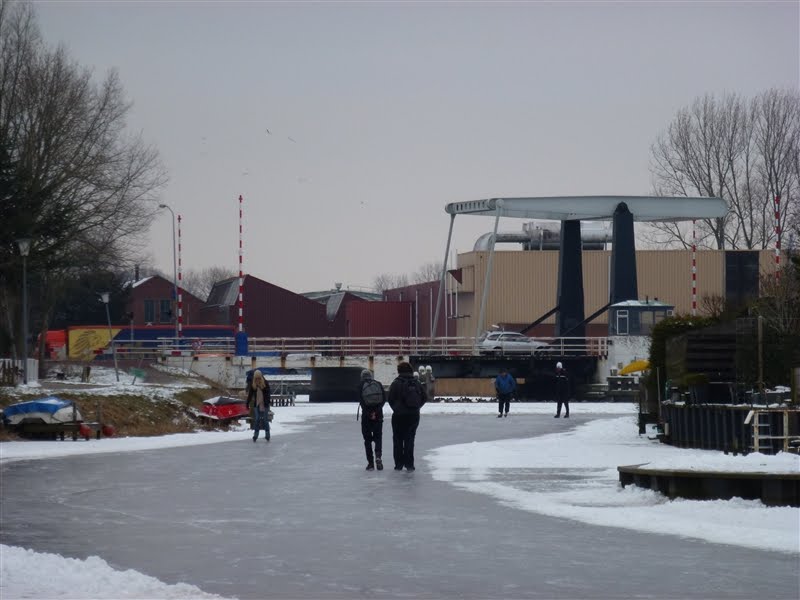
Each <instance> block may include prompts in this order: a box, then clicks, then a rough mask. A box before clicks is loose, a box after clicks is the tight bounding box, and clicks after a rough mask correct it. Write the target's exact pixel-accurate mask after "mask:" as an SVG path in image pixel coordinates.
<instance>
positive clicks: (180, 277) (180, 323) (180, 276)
mask: <svg viewBox="0 0 800 600" xmlns="http://www.w3.org/2000/svg"><path fill="white" fill-rule="evenodd" d="M182 335H183V271H182V269H181V216H180V215H178V337H181V336H182Z"/></svg>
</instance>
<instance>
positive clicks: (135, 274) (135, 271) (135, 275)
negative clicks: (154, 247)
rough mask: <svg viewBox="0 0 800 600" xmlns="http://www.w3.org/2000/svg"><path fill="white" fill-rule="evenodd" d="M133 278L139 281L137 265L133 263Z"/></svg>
mask: <svg viewBox="0 0 800 600" xmlns="http://www.w3.org/2000/svg"><path fill="white" fill-rule="evenodd" d="M133 280H134V281H139V265H133Z"/></svg>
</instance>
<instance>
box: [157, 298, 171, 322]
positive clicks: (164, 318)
mask: <svg viewBox="0 0 800 600" xmlns="http://www.w3.org/2000/svg"><path fill="white" fill-rule="evenodd" d="M160 308H161V310H160V311H159V313H158V320H159V322H161V323H170V322H171V321H172V302H170V301H169V300H161V305H160Z"/></svg>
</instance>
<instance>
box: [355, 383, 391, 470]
mask: <svg viewBox="0 0 800 600" xmlns="http://www.w3.org/2000/svg"><path fill="white" fill-rule="evenodd" d="M358 400H359V404H360V405H361V435H362V437H363V438H364V450H366V452H367V471H372V470H373V469H374V468H375V467H376V466H377V467H378V471H383V459H382V455H383V405H384V404H386V392H385V391H384V389H383V384H381V382H380V381H378V380H376V379H373V377H372V371H370V370H369V369H364V370H363V371H361V387H360V389H359V398H358ZM373 442H374V443H375V456H374V460H373V454H372V444H373Z"/></svg>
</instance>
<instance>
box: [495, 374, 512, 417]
mask: <svg viewBox="0 0 800 600" xmlns="http://www.w3.org/2000/svg"><path fill="white" fill-rule="evenodd" d="M494 389H495V390H496V391H497V418H498V419H499V418H501V417H507V416H508V409H509V407H510V406H511V398H513V397H514V392H516V391H517V380H516V379H514V377H513V376H512V375H511V373H509V372H508V369H506V368H505V367H502V368H501V369H500V374H499V375H498V376H497V378H496V379H495V380H494ZM504 409H505V410H504Z"/></svg>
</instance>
